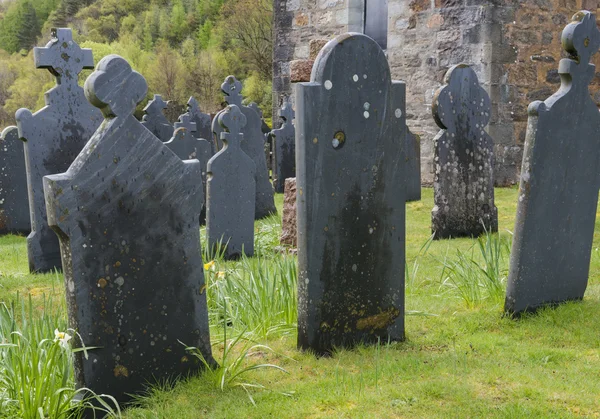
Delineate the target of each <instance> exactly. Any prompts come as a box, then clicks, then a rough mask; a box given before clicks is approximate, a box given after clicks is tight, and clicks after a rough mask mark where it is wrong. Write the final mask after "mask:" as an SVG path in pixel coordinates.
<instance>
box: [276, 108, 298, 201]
mask: <svg viewBox="0 0 600 419" xmlns="http://www.w3.org/2000/svg"><path fill="white" fill-rule="evenodd" d="M279 117H280V118H281V121H282V125H281V128H279V129H275V130H273V131H271V138H272V140H273V141H274V142H275V159H274V160H275V164H274V170H273V171H274V172H275V173H274V176H273V177H274V181H273V184H274V185H275V192H277V193H283V191H284V187H285V180H286V179H287V178H291V177H296V141H295V140H296V129H295V128H294V124H293V123H292V121H293V120H294V109H293V108H292V104H291V103H289V102H285V103H284V104H283V106H282V107H281V109H280V110H279Z"/></svg>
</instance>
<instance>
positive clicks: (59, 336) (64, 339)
mask: <svg viewBox="0 0 600 419" xmlns="http://www.w3.org/2000/svg"><path fill="white" fill-rule="evenodd" d="M70 340H71V335H69V334H68V333H66V332H59V331H58V329H54V342H58V343H59V345H60V346H62V347H63V348H65V349H68V348H69V341H70Z"/></svg>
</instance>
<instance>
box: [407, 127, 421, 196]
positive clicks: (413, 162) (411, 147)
mask: <svg viewBox="0 0 600 419" xmlns="http://www.w3.org/2000/svg"><path fill="white" fill-rule="evenodd" d="M420 200H421V138H420V137H419V136H418V135H416V134H413V133H412V132H411V131H410V129H409V128H408V127H406V201H407V202H409V201H420Z"/></svg>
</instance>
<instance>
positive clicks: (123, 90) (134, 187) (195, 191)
mask: <svg viewBox="0 0 600 419" xmlns="http://www.w3.org/2000/svg"><path fill="white" fill-rule="evenodd" d="M146 90H147V86H146V81H145V80H144V78H143V77H142V76H141V75H140V74H139V73H137V72H135V71H133V70H132V69H131V67H130V66H129V64H128V63H127V61H125V60H124V59H123V58H121V57H119V56H117V55H109V56H107V57H105V58H104V59H102V60H101V61H100V62H99V63H98V66H97V69H96V71H95V72H94V73H92V75H91V76H90V77H89V78H88V79H87V81H86V83H85V92H86V95H87V97H88V99H89V101H90V102H91V103H92V104H94V106H96V107H98V108H100V109H101V110H102V113H103V114H104V116H105V118H106V119H105V122H104V123H103V124H102V126H101V128H100V129H99V130H98V131H97V132H96V133H95V134H94V135H93V137H92V138H91V139H90V142H89V143H88V144H87V145H86V147H85V148H84V149H83V151H82V152H81V153H80V154H79V156H78V157H77V159H76V160H75V161H74V162H73V164H72V165H71V167H70V168H69V170H68V171H67V172H66V173H62V174H57V175H52V176H46V177H45V178H44V188H45V193H46V202H47V206H48V221H49V223H50V225H51V226H52V228H53V229H54V230H55V231H56V234H57V235H58V236H59V237H60V242H61V251H62V258H63V263H64V272H65V282H66V291H67V292H66V295H67V303H68V304H67V305H68V312H69V321H70V325H71V327H73V328H74V329H75V330H77V331H78V332H79V334H80V335H81V337H82V339H83V340H84V342H85V344H86V345H87V346H94V347H97V349H93V350H90V351H89V352H88V353H87V356H84V354H83V353H82V352H79V353H76V354H75V378H76V381H77V384H78V386H80V387H86V388H89V389H91V390H93V391H94V392H96V393H97V394H110V395H112V396H114V397H115V398H116V399H117V401H119V402H126V401H128V400H129V399H130V394H133V393H136V392H139V391H142V390H144V389H145V387H146V385H147V383H148V382H149V381H151V382H154V380H164V379H167V378H169V377H175V376H178V375H186V374H188V373H189V372H193V371H196V370H198V369H200V368H202V365H201V363H200V362H199V361H198V359H196V358H195V357H194V356H191V355H190V354H188V353H186V351H185V348H184V347H183V346H182V345H181V343H179V341H181V342H183V343H185V344H186V345H190V346H195V347H197V348H198V349H199V350H200V351H201V353H202V354H203V355H204V357H205V358H206V359H207V360H208V361H209V362H213V360H212V357H211V346H210V339H209V329H208V312H207V307H206V293H205V292H204V273H203V268H204V267H203V264H202V256H201V249H200V226H199V223H198V218H199V216H200V206H201V202H202V187H201V184H200V182H198V179H199V178H200V163H198V162H197V161H196V160H190V161H181V159H179V158H178V157H177V156H175V155H174V154H173V153H170V152H168V151H167V150H166V149H165V146H164V144H163V143H162V142H160V141H159V140H158V139H157V138H156V137H155V136H154V135H153V134H152V133H151V132H149V131H148V130H147V129H145V128H144V127H143V126H142V125H141V123H140V122H138V121H137V120H136V119H135V117H134V116H133V111H134V110H135V106H136V104H137V103H138V102H140V101H141V100H142V99H143V98H144V97H145V94H146Z"/></svg>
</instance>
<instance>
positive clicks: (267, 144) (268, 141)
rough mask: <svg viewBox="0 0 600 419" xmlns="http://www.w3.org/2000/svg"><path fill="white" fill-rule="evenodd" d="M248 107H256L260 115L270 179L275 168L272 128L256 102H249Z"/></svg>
mask: <svg viewBox="0 0 600 419" xmlns="http://www.w3.org/2000/svg"><path fill="white" fill-rule="evenodd" d="M248 107H249V108H251V109H254V110H255V111H256V113H257V114H258V116H259V117H260V124H261V125H260V130H261V131H262V133H263V137H264V140H265V143H264V145H263V150H264V151H265V161H266V162H267V172H268V173H269V179H271V178H272V176H271V175H270V173H271V171H272V170H273V156H272V152H271V128H269V126H268V125H267V122H266V121H265V118H263V111H262V110H261V109H260V108H259V107H258V104H257V103H256V102H251V103H249V104H248Z"/></svg>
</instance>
